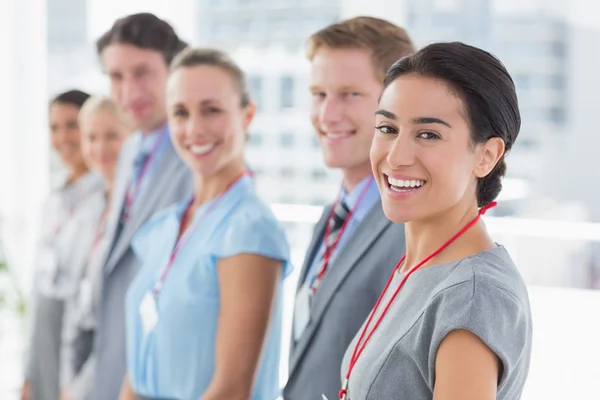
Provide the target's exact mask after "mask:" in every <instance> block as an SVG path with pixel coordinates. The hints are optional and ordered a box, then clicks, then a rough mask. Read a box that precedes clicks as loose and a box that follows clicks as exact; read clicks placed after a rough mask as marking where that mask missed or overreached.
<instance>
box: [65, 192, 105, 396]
mask: <svg viewBox="0 0 600 400" xmlns="http://www.w3.org/2000/svg"><path fill="white" fill-rule="evenodd" d="M105 207H106V203H105ZM101 223H102V222H99V223H98V225H99V224H101ZM98 229H100V226H98ZM98 229H96V233H95V234H94V239H95V240H96V243H95V245H94V246H93V248H92V249H91V250H90V252H89V253H88V257H87V262H86V264H85V265H84V267H83V268H82V271H81V273H80V276H79V289H78V290H77V291H76V292H75V293H74V295H73V296H71V297H69V298H68V299H67V300H66V301H65V311H64V312H65V315H64V318H63V328H62V329H63V331H62V346H61V366H62V368H61V387H62V388H64V389H69V390H70V392H71V395H72V398H73V400H85V399H87V398H88V394H89V392H90V390H91V383H92V382H91V380H92V379H93V372H92V370H93V365H92V363H91V362H90V360H91V358H92V357H91V354H92V347H93V339H94V331H95V328H96V309H97V304H98V298H99V293H98V292H99V290H98V287H99V280H100V277H101V275H100V272H101V267H102V263H103V262H104V258H105V257H106V238H100V239H99V238H97V237H96V235H97V234H98V233H99V231H98ZM84 283H85V284H84ZM86 287H87V288H86ZM89 291H91V293H85V292H89ZM82 299H84V300H82ZM88 362H90V365H87V363H88Z"/></svg>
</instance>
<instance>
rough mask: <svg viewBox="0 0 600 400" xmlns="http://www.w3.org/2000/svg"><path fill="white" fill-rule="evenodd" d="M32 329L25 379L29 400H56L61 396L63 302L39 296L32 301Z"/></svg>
mask: <svg viewBox="0 0 600 400" xmlns="http://www.w3.org/2000/svg"><path fill="white" fill-rule="evenodd" d="M35 302H36V307H35V316H34V321H35V326H37V327H38V329H35V330H34V331H33V332H32V335H31V341H30V346H29V351H30V352H31V358H30V365H29V368H28V378H29V380H30V382H31V400H57V399H58V398H59V395H60V385H59V381H60V377H59V371H60V369H59V366H60V342H61V339H60V333H61V326H62V318H63V310H64V301H63V300H61V299H54V298H50V297H45V296H44V295H43V294H41V293H38V294H37V296H36V299H35Z"/></svg>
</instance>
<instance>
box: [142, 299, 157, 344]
mask: <svg viewBox="0 0 600 400" xmlns="http://www.w3.org/2000/svg"><path fill="white" fill-rule="evenodd" d="M140 317H141V318H142V328H143V329H144V334H145V335H147V334H148V333H150V332H151V331H152V329H154V327H155V326H156V324H157V323H158V309H157V308H156V300H155V299H154V296H153V295H152V293H150V292H148V293H146V294H145V295H144V298H143V299H142V303H141V304H140Z"/></svg>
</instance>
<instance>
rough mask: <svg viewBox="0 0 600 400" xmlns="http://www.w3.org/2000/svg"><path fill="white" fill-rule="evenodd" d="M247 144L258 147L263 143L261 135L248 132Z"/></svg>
mask: <svg viewBox="0 0 600 400" xmlns="http://www.w3.org/2000/svg"><path fill="white" fill-rule="evenodd" d="M248 144H249V145H250V146H251V147H260V146H262V144H263V135H262V134H260V133H257V132H254V133H252V132H251V133H249V134H248Z"/></svg>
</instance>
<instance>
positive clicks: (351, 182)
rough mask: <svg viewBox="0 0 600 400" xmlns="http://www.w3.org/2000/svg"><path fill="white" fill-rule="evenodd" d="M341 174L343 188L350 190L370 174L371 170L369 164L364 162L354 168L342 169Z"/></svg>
mask: <svg viewBox="0 0 600 400" xmlns="http://www.w3.org/2000/svg"><path fill="white" fill-rule="evenodd" d="M342 174H343V176H344V180H343V185H344V189H346V192H351V191H352V189H354V188H355V187H356V185H358V184H359V183H361V182H362V180H363V179H365V178H366V177H367V176H369V175H372V174H373V170H372V169H371V164H370V163H366V164H363V165H360V166H358V167H355V168H351V169H344V170H342Z"/></svg>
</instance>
